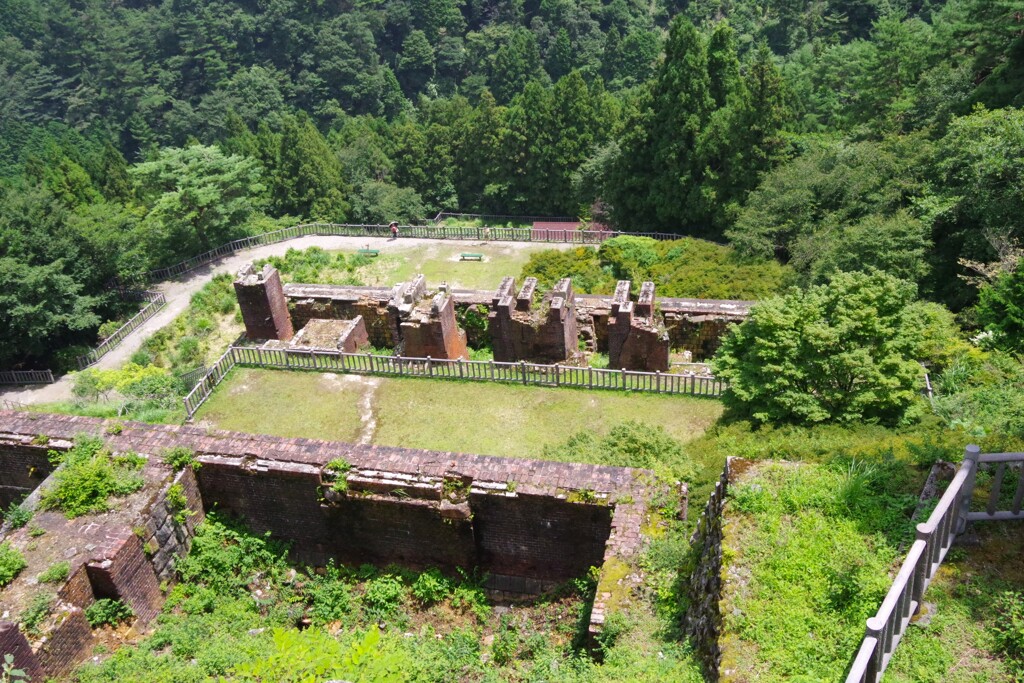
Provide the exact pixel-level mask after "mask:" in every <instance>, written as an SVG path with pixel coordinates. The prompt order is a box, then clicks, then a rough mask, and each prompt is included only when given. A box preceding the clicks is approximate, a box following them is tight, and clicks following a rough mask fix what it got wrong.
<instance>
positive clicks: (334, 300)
mask: <svg viewBox="0 0 1024 683" xmlns="http://www.w3.org/2000/svg"><path fill="white" fill-rule="evenodd" d="M408 284H409V283H403V284H401V285H396V287H394V288H384V287H350V286H340V285H305V284H302V285H299V284H289V285H285V287H284V293H285V297H286V298H287V299H288V302H289V311H290V313H291V316H292V319H293V323H294V325H295V328H296V329H299V328H301V327H302V326H303V325H305V324H306V323H307V322H308V321H309V320H310V319H313V318H330V319H350V318H354V317H355V316H357V315H362V316H363V318H364V321H365V324H366V329H367V333H368V335H369V337H370V340H371V342H372V343H373V344H374V345H375V346H382V347H395V346H397V345H398V344H399V342H400V337H401V332H400V331H399V326H400V324H401V320H402V319H403V316H402V315H401V314H400V312H399V311H398V309H397V308H395V307H390V308H389V302H391V301H393V299H394V297H395V296H396V294H400V293H401V292H405V291H406V288H407V285H408ZM535 287H536V284H535V282H531V281H530V279H528V280H527V282H525V283H524V287H523V289H522V290H520V292H519V293H518V294H517V292H516V289H515V280H513V279H512V278H511V277H507V278H505V279H503V280H502V283H501V285H500V286H499V287H498V289H497V292H491V291H482V290H454V291H453V292H452V298H453V299H454V300H455V304H456V306H463V307H464V306H469V305H483V304H489V306H490V309H491V311H490V314H489V315H488V334H489V335H490V337H491V342H492V347H493V349H494V354H495V360H499V361H506V362H516V361H520V360H530V361H535V362H542V363H555V362H565V361H566V360H567V359H569V358H570V356H571V355H572V352H573V351H575V350H576V348H577V345H578V336H579V334H580V332H581V331H583V332H585V333H586V334H587V335H588V337H587V338H586V339H584V341H587V342H588V343H593V345H594V350H596V351H600V352H608V351H609V344H610V339H609V336H608V335H609V330H610V327H611V325H613V324H614V321H615V316H614V315H612V314H611V309H612V307H613V297H609V296H605V295H597V294H577V293H573V294H572V296H571V303H572V305H571V306H570V307H562V306H556V307H555V310H559V309H563V308H564V311H565V312H573V313H574V315H572V316H571V317H572V321H571V322H570V321H569V320H568V318H567V317H564V316H563V314H562V312H561V311H560V312H559V314H558V319H559V323H560V324H553V320H552V319H550V318H548V317H547V316H546V315H541V316H532V317H531V315H532V314H531V312H532V310H533V309H534V308H536V307H535V306H533V305H532V299H533V292H534V291H535ZM569 287H570V289H571V284H570V285H569ZM556 289H557V288H556ZM549 294H550V293H549ZM563 295H564V292H563ZM506 297H507V299H506ZM753 303H754V302H751V301H728V300H717V299H684V298H673V297H661V298H657V297H656V296H655V292H654V285H653V283H643V284H641V287H640V291H639V293H638V296H637V299H636V301H635V302H634V308H633V315H634V316H635V317H637V318H644V319H646V318H650V319H653V320H654V327H657V328H659V330H660V326H661V325H660V323H661V322H662V320H663V321H664V324H665V328H666V331H667V332H668V335H669V340H670V348H672V349H681V350H686V351H689V352H690V353H691V355H692V357H693V359H694V360H705V359H707V358H710V357H711V356H712V355H714V352H715V350H716V349H717V348H718V346H719V344H720V343H721V338H722V336H723V335H724V334H725V333H726V331H727V330H728V326H729V325H731V324H733V323H737V322H742V321H743V320H744V319H745V318H746V316H747V314H748V313H749V312H750V307H751V306H752V305H753ZM546 306H547V305H546V303H544V302H542V306H541V307H540V308H541V309H542V310H547V312H548V315H550V308H547V307H546ZM659 309H660V311H661V314H660V315H659V314H658V310H659ZM517 313H518V314H521V315H515V314H517ZM581 321H582V322H581ZM591 337H592V339H591ZM648 337H649V338H648V339H643V336H642V335H641V337H640V339H639V341H638V344H639V346H638V348H639V349H640V350H638V351H637V354H644V353H646V354H647V355H648V356H650V355H659V356H660V354H661V353H662V351H661V347H662V345H663V343H664V341H663V337H662V336H661V335H660V331H659V335H658V336H652V335H648ZM470 341H472V343H474V344H477V345H479V343H480V341H481V340H480V339H475V340H470ZM563 354H564V355H563ZM431 355H433V354H431ZM435 357H437V356H435ZM661 365H662V363H661V362H660V360H659V361H657V362H653V363H646V364H644V363H641V364H640V365H639V366H637V369H645V368H647V369H651V370H654V369H660V367H661ZM656 366H657V367H656ZM613 367H615V366H613Z"/></svg>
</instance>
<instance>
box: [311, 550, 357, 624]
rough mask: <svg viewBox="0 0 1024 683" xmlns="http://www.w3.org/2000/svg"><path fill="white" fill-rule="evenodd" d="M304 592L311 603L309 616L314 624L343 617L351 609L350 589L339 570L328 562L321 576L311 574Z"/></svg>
mask: <svg viewBox="0 0 1024 683" xmlns="http://www.w3.org/2000/svg"><path fill="white" fill-rule="evenodd" d="M306 594H307V596H308V597H309V599H310V602H311V603H312V608H311V609H310V618H311V619H312V620H313V623H314V624H316V625H323V624H329V623H331V622H332V621H339V620H341V619H343V618H344V617H345V616H347V615H348V613H349V612H350V611H351V609H352V591H351V589H350V588H349V586H348V584H347V583H345V580H344V578H343V577H342V575H341V571H340V570H339V569H338V568H337V567H335V566H334V564H333V563H331V564H328V565H327V567H326V569H325V571H324V575H323V576H316V575H314V576H311V577H310V584H309V586H308V587H307V589H306Z"/></svg>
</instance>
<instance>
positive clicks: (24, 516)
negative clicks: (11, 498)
mask: <svg viewBox="0 0 1024 683" xmlns="http://www.w3.org/2000/svg"><path fill="white" fill-rule="evenodd" d="M32 514H33V513H32V510H30V509H29V508H27V507H25V506H24V505H20V504H18V503H11V506H10V507H8V508H7V511H6V512H4V521H5V522H7V523H8V524H10V525H11V528H12V529H20V528H21V527H23V526H25V525H26V524H28V523H29V522H30V521H32Z"/></svg>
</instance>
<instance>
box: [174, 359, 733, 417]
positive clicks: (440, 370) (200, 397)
mask: <svg viewBox="0 0 1024 683" xmlns="http://www.w3.org/2000/svg"><path fill="white" fill-rule="evenodd" d="M235 365H254V366H257V367H265V368H279V369H286V370H323V371H329V372H345V373H354V374H366V375H390V376H395V377H432V378H437V379H460V380H468V381H482V382H507V383H513V384H523V385H534V386H546V387H574V388H580V389H617V390H621V391H643V392H653V393H659V394H678V395H689V396H705V397H709V398H715V397H718V396H720V395H721V394H722V391H723V390H724V389H725V383H724V382H721V381H719V380H717V379H715V378H714V377H706V376H703V377H702V376H698V375H689V374H687V375H676V374H669V373H661V372H640V371H635V370H606V369H601V368H591V367H583V368H580V367H572V366H566V365H557V364H555V365H540V364H536V363H527V362H525V361H520V362H518V363H502V362H497V361H471V360H448V359H436V358H429V357H427V358H409V357H406V356H377V355H374V354H369V353H343V352H341V351H329V350H309V351H303V350H297V349H287V350H286V349H263V348H256V347H244V346H232V347H230V348H228V350H227V351H226V352H225V353H224V355H223V356H221V357H220V359H219V360H218V361H217V363H215V364H214V366H213V367H212V368H210V371H209V372H208V373H207V374H206V375H205V376H204V377H203V379H202V380H200V381H199V383H198V384H197V385H196V386H195V387H194V388H193V389H192V391H191V392H190V393H189V394H188V396H186V397H185V411H186V412H187V413H188V417H189V418H190V419H191V418H192V416H193V415H195V413H196V411H197V410H199V407H200V406H201V405H202V404H203V403H204V402H205V401H206V399H207V398H209V396H210V394H211V393H212V392H213V390H214V389H215V388H216V387H217V385H218V384H220V382H221V380H222V379H223V378H224V375H226V374H227V373H228V371H229V370H231V368H232V367H234V366H235Z"/></svg>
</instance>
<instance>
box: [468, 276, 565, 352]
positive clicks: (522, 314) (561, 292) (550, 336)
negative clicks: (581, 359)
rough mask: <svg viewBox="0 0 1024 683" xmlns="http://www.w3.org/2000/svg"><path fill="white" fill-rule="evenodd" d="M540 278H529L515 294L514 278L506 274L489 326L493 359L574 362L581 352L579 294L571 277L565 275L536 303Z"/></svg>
mask: <svg viewBox="0 0 1024 683" xmlns="http://www.w3.org/2000/svg"><path fill="white" fill-rule="evenodd" d="M536 291H537V278H532V277H529V278H526V280H525V281H524V283H523V287H522V289H521V290H519V293H518V294H515V280H514V279H512V278H511V277H506V278H504V279H503V280H502V281H501V285H500V286H499V287H498V290H497V292H495V294H494V296H493V298H492V304H491V312H490V314H489V315H488V329H489V331H490V336H491V348H492V349H493V350H494V360H496V361H501V362H506V363H511V362H516V361H520V360H526V361H531V362H535V363H566V362H572V361H573V359H574V358H575V357H576V355H577V352H578V344H579V342H578V341H577V340H578V338H579V331H578V329H577V317H576V297H575V293H574V292H573V289H572V281H571V280H570V279H569V278H563V279H562V280H559V281H558V283H557V284H556V285H555V286H554V287H553V288H552V289H551V291H549V292H548V293H547V294H545V295H544V296H543V297H542V298H541V300H540V303H539V305H535V303H534V299H535V298H536Z"/></svg>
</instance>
